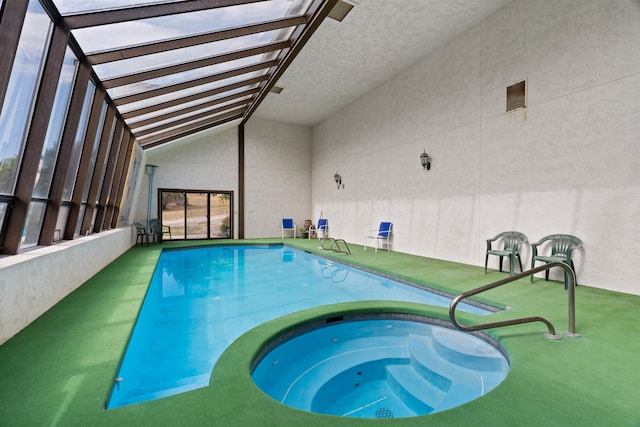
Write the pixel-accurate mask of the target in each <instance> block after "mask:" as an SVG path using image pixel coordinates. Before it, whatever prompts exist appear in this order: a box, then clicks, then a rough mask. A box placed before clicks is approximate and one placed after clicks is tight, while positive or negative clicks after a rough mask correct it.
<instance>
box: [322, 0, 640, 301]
mask: <svg viewBox="0 0 640 427" xmlns="http://www.w3.org/2000/svg"><path fill="white" fill-rule="evenodd" d="M638 22H640V6H639V4H638V2H636V1H624V0H616V1H611V2H603V1H598V0H590V1H584V0H575V1H574V0H562V1H555V2H551V1H545V2H529V1H515V2H513V3H511V4H510V5H509V6H507V7H505V8H503V9H502V10H500V11H498V13H496V14H495V15H493V16H491V17H490V18H488V19H487V20H485V21H484V22H483V23H482V24H481V25H479V26H476V27H474V28H471V29H470V30H468V31H467V32H466V33H465V34H463V35H462V36H460V37H458V38H457V39H455V40H452V41H451V42H449V43H447V44H446V45H444V46H442V47H441V48H439V49H437V50H435V51H434V52H433V53H432V54H430V55H428V56H427V57H425V58H424V59H423V60H421V61H420V62H418V63H417V64H416V65H415V66H413V67H411V68H409V69H407V70H406V71H405V72H403V73H401V74H399V75H398V76H396V77H395V78H393V79H391V80H389V81H388V82H386V83H385V84H384V85H382V86H381V87H379V88H377V89H376V90H374V91H372V92H370V93H368V94H367V95H365V96H364V97H362V98H361V99H360V100H358V101H357V102H355V103H354V104H351V105H349V106H348V107H346V108H344V109H343V110H342V111H341V112H340V113H339V114H337V115H335V116H333V117H331V118H330V119H328V120H326V121H325V122H323V123H322V124H320V125H318V126H316V127H315V128H314V130H313V173H312V191H313V215H314V218H316V217H317V216H319V214H320V212H323V213H324V216H325V217H327V218H328V219H329V224H330V226H331V235H332V236H333V237H337V238H345V239H346V240H347V241H353V242H355V243H364V233H363V230H366V229H367V228H370V227H371V226H375V225H377V223H378V222H379V221H382V220H390V221H393V222H394V230H395V233H394V234H395V236H394V243H393V248H394V249H395V250H398V251H403V252H408V253H414V254H418V255H424V256H430V257H436V258H442V259H447V260H452V261H459V262H464V263H470V264H476V265H483V264H484V249H485V239H487V238H489V237H493V236H494V235H495V234H497V233H498V232H500V231H505V230H519V231H522V232H524V233H525V234H527V235H528V237H529V240H530V241H534V242H535V241H537V240H538V239H540V238H541V237H543V236H545V235H547V234H552V233H569V234H575V235H576V236H578V237H580V238H581V239H582V240H583V241H584V244H585V246H584V249H582V250H580V251H579V252H578V254H577V256H576V265H577V268H578V280H579V282H580V283H581V284H585V285H589V286H595V287H601V288H604V289H612V290H618V291H622V292H628V293H635V294H640V286H638V283H640V273H639V272H638V271H637V270H635V269H632V268H629V267H628V266H627V263H626V262H620V261H618V262H616V260H633V259H639V258H640V249H639V246H638V245H637V241H638V238H639V237H640V227H639V226H638V225H637V218H638V217H639V216H640V215H639V214H640V137H639V136H638V135H640V103H639V102H638V99H640V25H637V23H638ZM522 80H525V81H526V83H527V101H528V103H527V105H528V107H527V108H526V109H523V110H518V111H515V112H510V113H505V106H506V99H505V96H506V87H507V86H509V85H511V84H513V83H517V82H519V81H522ZM423 149H426V151H427V152H428V153H429V154H430V155H431V156H432V159H433V161H432V169H431V171H429V172H423V171H422V168H421V166H420V161H419V155H420V153H421V152H422V150H423ZM336 170H338V171H339V172H340V173H341V175H342V176H343V179H344V182H345V189H344V190H336V188H335V185H333V183H332V180H331V176H332V175H333V173H334V172H335V171H336ZM354 205H355V206H356V209H355V210H354V209H353V206H354ZM524 255H525V258H526V260H525V264H526V265H528V263H529V260H528V257H529V256H530V249H529V248H525V249H524ZM494 264H495V263H494ZM493 267H495V265H493ZM556 277H559V275H558V274H556Z"/></svg>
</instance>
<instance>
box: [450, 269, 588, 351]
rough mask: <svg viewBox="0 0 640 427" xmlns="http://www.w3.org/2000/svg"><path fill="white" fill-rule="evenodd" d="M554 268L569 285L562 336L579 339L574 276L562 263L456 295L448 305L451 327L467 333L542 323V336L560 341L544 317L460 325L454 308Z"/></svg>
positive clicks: (515, 275)
mask: <svg viewBox="0 0 640 427" xmlns="http://www.w3.org/2000/svg"><path fill="white" fill-rule="evenodd" d="M554 267H560V268H562V269H563V270H564V272H565V280H567V279H568V281H569V283H568V286H567V294H568V296H569V304H568V305H569V308H568V310H569V322H568V323H569V326H568V328H569V330H568V331H567V332H565V333H564V335H566V336H568V337H572V338H580V337H581V335H580V334H578V333H576V331H575V323H576V322H575V290H576V275H575V273H574V271H573V269H572V268H571V267H570V266H569V265H567V264H565V263H564V262H550V263H548V264H544V265H541V266H539V267H536V268H532V269H531V270H527V271H524V272H522V273H519V274H514V275H513V276H509V277H507V278H505V279H502V280H498V281H496V282H493V283H490V284H488V285H484V286H480V287H478V288H475V289H471V290H470V291H467V292H463V293H461V294H460V295H458V296H457V297H455V298H454V299H453V300H452V301H451V304H450V305H449V318H450V319H451V323H453V325H454V326H455V327H456V328H457V329H460V330H461V331H467V332H471V331H478V330H481V329H490V328H499V327H503V326H512V325H518V324H521V323H531V322H542V323H544V324H545V325H546V326H547V329H548V332H545V334H544V336H545V337H547V338H549V339H556V340H557V339H560V338H561V337H560V335H557V334H556V331H555V328H554V327H553V324H552V323H551V322H550V321H549V320H548V319H546V318H544V317H540V316H532V317H522V318H517V319H510V320H503V321H499V322H491V323H482V324H479V325H461V324H460V323H458V321H456V306H457V305H458V303H459V302H460V301H462V300H463V299H466V298H469V297H471V296H473V295H477V294H479V293H482V292H484V291H488V290H490V289H494V288H497V287H499V286H502V285H506V284H507V283H511V282H513V281H516V280H518V279H522V278H524V277H527V276H530V275H533V274H535V273H538V272H541V271H545V270H550V269H552V268H554Z"/></svg>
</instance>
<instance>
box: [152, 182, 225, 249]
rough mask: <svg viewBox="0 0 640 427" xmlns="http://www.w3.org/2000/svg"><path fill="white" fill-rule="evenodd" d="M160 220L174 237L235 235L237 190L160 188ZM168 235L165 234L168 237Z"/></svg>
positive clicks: (197, 237)
mask: <svg viewBox="0 0 640 427" xmlns="http://www.w3.org/2000/svg"><path fill="white" fill-rule="evenodd" d="M158 193H159V198H158V199H159V200H160V201H161V203H160V214H159V217H160V221H161V222H162V225H163V226H165V227H167V226H168V227H171V239H173V240H189V239H194V240H195V239H229V238H231V237H232V236H233V227H232V225H233V224H232V218H233V216H232V213H233V192H231V191H209V190H199V191H193V190H165V189H159V190H158ZM167 237H168V236H167V235H166V234H165V240H166V238H167Z"/></svg>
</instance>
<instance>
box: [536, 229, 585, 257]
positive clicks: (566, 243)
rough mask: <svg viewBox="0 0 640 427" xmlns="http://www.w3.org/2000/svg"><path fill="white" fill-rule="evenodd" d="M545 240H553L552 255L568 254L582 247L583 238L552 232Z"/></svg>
mask: <svg viewBox="0 0 640 427" xmlns="http://www.w3.org/2000/svg"><path fill="white" fill-rule="evenodd" d="M543 240H551V255H556V254H564V255H568V254H570V253H571V251H573V250H574V249H576V248H580V247H582V240H580V239H578V238H577V237H576V236H572V235H570V234H552V235H549V236H547V237H545V238H544V239H543Z"/></svg>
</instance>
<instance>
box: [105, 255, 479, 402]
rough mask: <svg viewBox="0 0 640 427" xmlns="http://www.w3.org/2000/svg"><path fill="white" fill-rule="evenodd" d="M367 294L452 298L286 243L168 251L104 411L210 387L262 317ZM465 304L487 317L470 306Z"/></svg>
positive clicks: (435, 300)
mask: <svg viewBox="0 0 640 427" xmlns="http://www.w3.org/2000/svg"><path fill="white" fill-rule="evenodd" d="M365 300H394V301H409V302H415V303H422V304H429V305H435V306H442V307H446V306H448V305H449V303H450V300H449V299H448V298H446V297H444V296H440V295H437V294H433V293H430V292H426V291H424V290H422V289H419V288H416V287H413V286H410V285H406V284H403V283H400V282H396V281H393V280H390V279H387V278H384V277H381V276H377V275H373V274H370V273H367V272H364V271H361V270H358V269H354V268H350V267H347V266H345V265H342V264H339V263H334V262H331V261H330V260H326V259H324V258H321V257H317V256H314V255H311V254H308V253H306V252H303V251H298V250H295V249H292V248H287V247H283V246H215V247H207V248H197V249H189V250H176V251H164V252H163V253H162V254H161V256H160V259H159V261H158V265H157V266H156V270H155V272H154V275H153V278H152V280H151V283H150V284H149V288H148V290H147V295H146V297H145V299H144V302H143V305H142V308H141V309H140V313H139V315H138V320H137V321H136V324H135V327H134V330H133V332H132V335H131V338H130V342H129V344H128V346H127V349H126V351H125V354H124V356H123V359H122V361H121V366H120V369H119V372H118V374H117V375H116V378H115V381H114V386H113V390H112V393H111V397H110V399H109V401H108V404H107V408H109V409H110V408H116V407H120V406H124V405H129V404H132V403H138V402H143V401H147V400H152V399H157V398H160V397H165V396H170V395H174V394H178V393H182V392H185V391H189V390H194V389H197V388H200V387H205V386H207V385H208V384H209V378H210V376H211V371H212V369H213V366H214V364H215V362H216V361H217V360H218V358H219V356H220V355H221V354H222V353H223V352H224V350H225V349H226V348H227V347H228V346H229V345H230V344H231V343H232V342H233V341H234V340H235V339H236V338H238V337H239V336H240V335H242V334H244V333H245V332H247V331H249V330H250V329H252V328H254V327H255V326H258V325H260V324H262V323H264V322H267V321H269V320H272V319H275V318H277V317H280V316H283V315H285V314H289V313H293V312H295V311H299V310H303V309H306V308H310V307H316V306H319V305H325V304H334V303H340V302H349V301H365ZM460 309H462V310H465V311H468V312H473V313H478V314H486V313H488V311H485V310H483V309H481V308H478V307H474V306H472V305H466V304H465V305H461V306H460Z"/></svg>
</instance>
